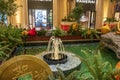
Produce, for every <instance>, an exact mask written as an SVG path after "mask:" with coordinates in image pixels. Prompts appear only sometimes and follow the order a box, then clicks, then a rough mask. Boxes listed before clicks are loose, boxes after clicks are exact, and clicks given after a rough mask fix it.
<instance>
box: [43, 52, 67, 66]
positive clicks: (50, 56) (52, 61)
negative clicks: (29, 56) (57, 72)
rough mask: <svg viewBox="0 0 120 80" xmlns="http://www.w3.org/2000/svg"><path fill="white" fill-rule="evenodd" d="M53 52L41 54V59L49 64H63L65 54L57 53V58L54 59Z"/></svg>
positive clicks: (65, 60)
mask: <svg viewBox="0 0 120 80" xmlns="http://www.w3.org/2000/svg"><path fill="white" fill-rule="evenodd" d="M53 55H54V53H48V54H46V55H44V56H43V60H44V61H46V62H47V63H48V64H49V65H52V64H54V65H55V64H64V63H66V62H67V55H65V54H63V53H59V54H58V56H59V59H54V56H53Z"/></svg>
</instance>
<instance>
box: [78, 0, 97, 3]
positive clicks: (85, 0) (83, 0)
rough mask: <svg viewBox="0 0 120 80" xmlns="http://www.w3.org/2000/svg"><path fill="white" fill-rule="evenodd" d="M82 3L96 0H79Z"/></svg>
mask: <svg viewBox="0 0 120 80" xmlns="http://www.w3.org/2000/svg"><path fill="white" fill-rule="evenodd" d="M77 2H80V3H95V0H77Z"/></svg>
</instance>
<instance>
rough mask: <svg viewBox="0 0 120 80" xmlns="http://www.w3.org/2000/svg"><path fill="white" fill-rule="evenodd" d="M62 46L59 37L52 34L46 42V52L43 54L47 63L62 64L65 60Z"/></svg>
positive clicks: (65, 56)
mask: <svg viewBox="0 0 120 80" xmlns="http://www.w3.org/2000/svg"><path fill="white" fill-rule="evenodd" d="M64 53H65V51H64V46H63V43H62V41H61V39H60V38H55V37H54V36H52V37H51V38H50V40H49V42H48V48H47V54H46V55H44V56H43V58H44V60H45V61H46V62H47V63H48V64H63V63H65V62H67V55H65V54H64Z"/></svg>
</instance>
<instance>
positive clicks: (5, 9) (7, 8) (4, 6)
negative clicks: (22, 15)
mask: <svg viewBox="0 0 120 80" xmlns="http://www.w3.org/2000/svg"><path fill="white" fill-rule="evenodd" d="M15 1H16V0H0V15H1V21H2V22H4V20H5V18H6V17H5V16H11V15H14V14H15V12H16V11H17V8H18V7H19V6H18V5H17V4H16V3H15Z"/></svg>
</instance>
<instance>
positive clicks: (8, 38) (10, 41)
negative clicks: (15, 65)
mask: <svg viewBox="0 0 120 80" xmlns="http://www.w3.org/2000/svg"><path fill="white" fill-rule="evenodd" d="M21 31H22V29H20V28H17V27H15V26H13V25H9V26H0V57H3V56H4V57H5V58H6V57H8V55H9V53H10V50H11V49H12V48H14V47H15V46H18V45H19V46H20V45H21V44H22V34H21Z"/></svg>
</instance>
